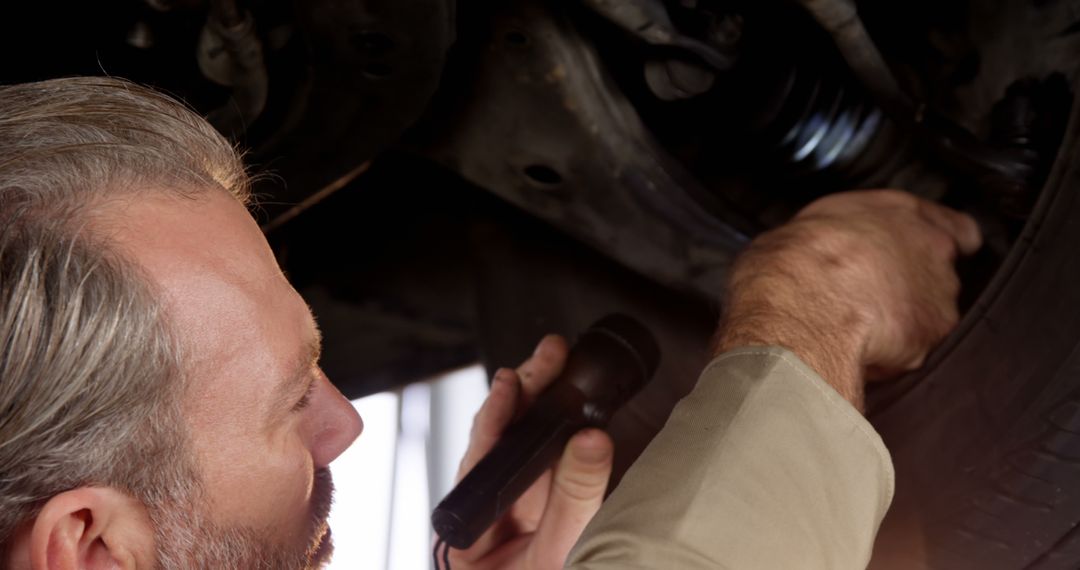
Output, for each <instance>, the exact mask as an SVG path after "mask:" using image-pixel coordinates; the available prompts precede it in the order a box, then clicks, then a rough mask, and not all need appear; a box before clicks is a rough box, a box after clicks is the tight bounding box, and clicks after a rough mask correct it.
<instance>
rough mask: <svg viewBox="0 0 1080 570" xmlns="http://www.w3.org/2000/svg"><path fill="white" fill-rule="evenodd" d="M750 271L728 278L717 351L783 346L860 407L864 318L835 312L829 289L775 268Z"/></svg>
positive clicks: (853, 314) (852, 313)
mask: <svg viewBox="0 0 1080 570" xmlns="http://www.w3.org/2000/svg"><path fill="white" fill-rule="evenodd" d="M753 275H754V276H753V278H752V279H749V280H748V279H746V278H743V279H738V278H736V279H735V280H733V284H732V288H731V289H730V290H729V294H728V299H727V303H726V307H725V316H724V320H723V323H722V325H721V327H720V330H719V334H718V337H717V339H716V349H715V350H716V353H717V354H720V353H723V352H727V351H729V350H733V349H735V348H739V347H744V346H782V347H784V348H786V349H788V350H790V351H792V352H794V353H795V354H796V355H797V356H798V357H799V358H801V359H802V360H803V361H804V362H806V363H807V364H808V365H809V366H810V367H811V368H813V369H814V370H815V371H816V372H817V373H818V374H819V375H820V376H821V377H822V378H824V379H825V381H826V382H828V383H829V385H830V386H832V387H833V388H834V389H835V390H836V391H837V392H839V393H840V395H841V396H843V397H844V398H845V399H846V400H848V401H849V402H851V404H852V405H853V406H855V408H856V409H858V410H859V411H862V410H863V407H864V403H863V399H864V398H863V394H864V389H863V385H864V382H863V378H862V376H863V369H862V365H861V361H862V354H863V350H864V348H865V347H864V341H863V339H865V337H866V334H865V326H866V325H865V323H866V321H867V319H865V318H864V317H863V316H862V315H859V314H857V313H856V312H855V311H850V312H849V313H847V314H837V313H836V309H835V307H837V306H838V304H837V303H832V302H827V299H826V298H827V297H828V296H829V295H830V294H831V293H830V292H829V291H828V290H822V289H821V288H819V287H817V286H816V284H811V283H807V280H805V279H802V280H800V279H794V278H793V276H792V275H791V274H790V273H788V272H785V271H781V270H779V268H777V270H776V271H770V270H768V269H762V268H760V267H759V268H755V272H754V274H753ZM809 275H813V274H809ZM737 277H738V276H737ZM840 306H842V305H840ZM830 307H832V308H831V309H830Z"/></svg>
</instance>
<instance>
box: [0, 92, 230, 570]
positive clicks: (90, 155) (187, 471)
mask: <svg viewBox="0 0 1080 570" xmlns="http://www.w3.org/2000/svg"><path fill="white" fill-rule="evenodd" d="M215 188H216V189H219V190H220V189H224V190H226V191H228V192H230V193H231V194H232V195H233V196H235V197H236V198H237V199H238V200H240V201H241V202H244V203H247V201H248V197H249V195H250V194H249V178H248V177H247V175H246V173H245V172H244V168H243V164H242V161H241V159H240V157H239V155H238V154H237V153H236V151H235V149H234V148H233V147H232V146H231V145H230V144H229V143H228V142H227V141H226V140H225V139H224V138H222V137H221V135H219V134H218V133H217V132H216V131H214V129H213V128H212V127H211V126H210V125H209V124H207V123H206V121H204V120H202V119H201V118H200V117H198V116H197V115H196V114H194V113H193V112H191V111H190V110H189V109H188V108H186V107H184V106H183V105H182V104H180V103H178V102H176V101H174V100H173V99H170V98H169V97H166V96H164V95H162V94H159V93H157V92H155V91H153V90H150V89H147V88H144V87H140V86H137V85H135V84H132V83H129V82H126V81H122V80H118V79H111V78H69V79H57V80H50V81H42V82H38V83H29V84H22V85H12V86H6V87H0V555H2V554H3V550H4V547H5V546H8V543H9V541H10V539H11V538H12V535H13V534H14V533H15V532H16V530H17V529H18V528H19V526H20V525H21V524H23V523H25V522H27V521H29V520H30V519H32V518H33V517H34V516H36V514H37V512H38V511H39V509H40V508H41V506H43V505H44V503H45V502H46V501H47V500H48V499H49V498H50V497H52V496H55V495H56V494H58V493H62V492H64V491H67V490H70V489H73V488H77V487H80V486H85V485H106V486H112V487H116V488H119V489H123V490H125V491H126V492H128V493H130V494H131V495H133V496H134V497H136V498H138V499H140V500H142V501H143V502H144V503H146V504H147V505H148V506H153V505H162V504H166V503H170V502H176V501H177V500H179V498H180V497H182V496H184V494H185V493H188V492H190V491H191V488H192V487H191V486H192V485H193V483H192V481H191V477H192V475H193V473H194V472H193V471H192V469H191V466H190V461H191V460H190V458H189V457H188V456H187V453H186V448H185V444H186V429H185V428H184V425H183V419H182V417H181V416H180V412H179V401H180V395H181V394H182V390H183V387H184V385H185V383H184V366H183V358H182V350H181V348H182V347H181V345H180V343H179V342H178V340H177V338H176V335H175V334H174V333H173V332H172V330H171V328H170V324H169V320H168V319H167V315H165V314H164V309H163V308H162V307H161V304H160V301H159V295H158V294H157V292H156V291H155V289H154V287H153V285H152V284H151V282H150V280H149V279H147V278H146V277H145V276H144V275H143V274H142V273H141V271H140V269H139V267H138V265H137V264H136V263H135V262H134V261H132V260H130V259H127V258H126V257H125V256H124V255H122V254H121V253H120V252H119V251H118V249H117V248H115V247H113V246H112V245H111V244H109V243H108V241H107V239H105V238H104V237H103V236H100V235H96V234H95V232H94V231H93V225H92V224H91V223H90V220H91V219H92V217H93V215H94V212H95V209H97V208H100V207H102V206H103V205H104V204H106V202H107V201H109V200H110V199H112V198H116V197H130V196H137V195H138V194H140V193H143V192H163V191H165V192H174V193H176V194H179V195H181V196H187V197H195V196H197V195H198V194H200V193H203V192H207V191H213V189H215ZM0 560H2V559H0ZM0 564H2V561H0Z"/></svg>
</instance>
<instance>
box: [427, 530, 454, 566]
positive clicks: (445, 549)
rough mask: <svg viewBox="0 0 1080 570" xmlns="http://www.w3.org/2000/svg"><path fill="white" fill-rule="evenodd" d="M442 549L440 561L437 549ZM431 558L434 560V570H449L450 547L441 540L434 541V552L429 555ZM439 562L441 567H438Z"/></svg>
mask: <svg viewBox="0 0 1080 570" xmlns="http://www.w3.org/2000/svg"><path fill="white" fill-rule="evenodd" d="M440 548H441V549H442V560H441V561H440V559H439V557H440V555H439V549H440ZM431 556H432V558H434V559H435V570H450V545H449V544H446V542H445V541H443V539H441V538H440V539H439V540H437V541H435V550H433V551H432V553H431ZM440 562H441V565H440Z"/></svg>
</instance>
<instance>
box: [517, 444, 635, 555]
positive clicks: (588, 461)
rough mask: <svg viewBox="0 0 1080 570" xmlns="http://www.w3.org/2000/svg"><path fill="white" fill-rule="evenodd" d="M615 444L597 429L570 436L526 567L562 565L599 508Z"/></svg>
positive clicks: (556, 467)
mask: <svg viewBox="0 0 1080 570" xmlns="http://www.w3.org/2000/svg"><path fill="white" fill-rule="evenodd" d="M613 454H614V444H612V442H611V438H610V437H609V436H608V434H606V433H604V432H603V431H601V430H599V429H586V430H582V431H580V432H578V433H577V434H576V435H574V437H572V438H570V443H568V444H567V446H566V451H564V452H563V456H562V459H560V460H559V463H558V464H557V465H556V466H555V475H554V478H553V480H552V483H551V492H550V493H549V494H548V502H547V508H545V509H544V515H543V518H542V519H541V520H540V526H539V527H538V528H537V529H536V535H535V537H534V538H533V543H532V545H531V548H530V552H529V555H528V557H529V559H530V562H531V563H532V564H530V565H528V566H527V567H529V568H536V569H544V568H562V567H563V565H564V564H565V563H566V556H567V554H569V553H570V549H571V548H573V546H574V544H576V543H577V540H578V537H580V536H581V533H582V531H584V530H585V525H587V524H589V521H590V520H591V519H592V517H593V515H595V514H596V511H597V510H599V509H600V504H601V503H602V502H603V501H604V491H606V490H607V484H608V479H609V478H610V477H611V459H612V456H613Z"/></svg>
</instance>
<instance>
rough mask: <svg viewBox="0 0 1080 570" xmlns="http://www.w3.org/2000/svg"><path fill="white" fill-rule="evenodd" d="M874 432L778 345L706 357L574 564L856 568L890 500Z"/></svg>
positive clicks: (594, 568)
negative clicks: (694, 381) (690, 386)
mask: <svg viewBox="0 0 1080 570" xmlns="http://www.w3.org/2000/svg"><path fill="white" fill-rule="evenodd" d="M892 494H893V469H892V462H891V461H890V458H889V452H888V451H887V450H886V449H885V446H884V444H882V442H881V438H880V437H878V435H877V433H875V432H874V430H873V428H872V427H871V426H870V424H869V423H867V421H866V420H865V419H864V418H863V417H862V415H861V414H860V413H859V412H858V411H857V410H856V409H855V408H854V407H853V406H852V405H851V404H849V403H848V402H847V401H846V400H844V399H843V398H842V397H841V396H840V395H839V394H838V393H837V392H836V391H835V390H833V389H832V388H831V387H830V386H829V385H828V384H826V383H825V382H824V381H823V380H822V379H821V378H820V377H819V376H818V375H817V374H816V373H815V372H814V371H813V370H812V369H810V367H808V366H807V365H806V364H804V363H803V362H802V361H801V360H799V358H798V357H797V356H795V355H794V354H792V353H791V352H789V351H787V350H784V349H782V348H777V347H750V348H743V349H738V350H734V351H731V352H728V353H725V354H723V355H721V356H719V357H718V358H716V360H714V361H713V362H712V363H711V364H710V365H709V366H708V368H706V369H705V372H704V373H702V375H701V377H700V378H699V380H698V384H697V386H696V387H695V388H694V390H693V391H692V392H690V394H689V395H687V396H686V398H684V399H683V400H682V401H681V402H679V404H678V405H677V406H676V407H675V410H674V411H673V412H672V414H671V417H670V418H669V419H668V422H667V424H666V425H665V426H664V429H663V430H661V431H660V433H659V434H658V435H657V436H656V438H655V439H654V440H653V441H652V443H651V444H650V445H649V447H648V448H647V449H646V450H645V452H644V453H643V454H642V455H641V457H640V458H639V459H638V460H637V462H635V463H634V465H633V467H631V468H630V470H629V471H627V473H626V475H625V476H624V477H623V480H622V482H621V483H620V484H619V486H618V487H617V488H616V489H615V491H614V492H613V493H612V494H611V496H610V497H609V498H608V500H607V501H606V502H605V503H604V505H603V507H602V508H601V509H600V512H599V513H597V515H596V517H595V518H594V519H593V520H592V522H591V523H589V526H588V527H587V528H586V529H585V532H584V534H583V535H582V537H581V539H580V540H579V541H578V543H577V545H576V546H575V547H574V549H573V550H572V551H571V553H570V556H569V559H568V561H567V568H570V569H572V570H608V569H611V570H615V569H619V570H624V569H631V568H650V569H669V568H671V569H679V570H684V569H695V568H724V569H730V570H753V569H769V570H773V569H787V568H800V569H828V570H837V569H846V568H865V567H866V565H867V564H868V563H869V560H870V551H871V547H872V546H873V543H874V536H875V535H876V533H877V529H878V525H879V524H880V523H881V519H882V517H883V516H885V511H886V510H887V509H888V507H889V503H890V502H891V501H892Z"/></svg>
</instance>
